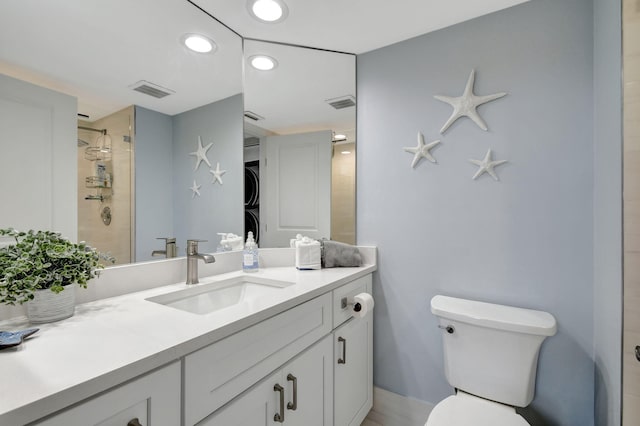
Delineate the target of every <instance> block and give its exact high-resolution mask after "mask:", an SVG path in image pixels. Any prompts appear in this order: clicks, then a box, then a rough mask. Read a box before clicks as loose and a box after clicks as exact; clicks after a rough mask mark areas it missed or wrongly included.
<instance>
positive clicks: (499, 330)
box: [425, 296, 557, 426]
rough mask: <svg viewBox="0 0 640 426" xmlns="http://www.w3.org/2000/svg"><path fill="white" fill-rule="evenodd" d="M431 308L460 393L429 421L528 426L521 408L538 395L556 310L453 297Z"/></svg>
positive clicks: (431, 424)
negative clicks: (542, 352) (538, 378)
mask: <svg viewBox="0 0 640 426" xmlns="http://www.w3.org/2000/svg"><path fill="white" fill-rule="evenodd" d="M431 312H432V313H433V314H434V315H435V316H436V317H437V318H438V327H439V328H440V329H442V341H443V352H444V370H445V376H446V378H447V381H448V382H449V384H451V386H453V387H454V388H455V389H456V394H455V395H453V396H449V397H447V398H445V399H444V400H442V401H440V402H439V403H438V404H436V406H435V407H434V408H433V410H432V411H431V414H430V415H429V419H428V420H427V423H426V424H425V426H527V425H528V424H529V423H528V422H527V421H526V420H525V419H524V418H523V417H522V416H520V415H519V414H518V413H516V409H515V407H526V406H527V405H529V404H530V403H531V401H532V400H533V396H534V392H535V381H536V372H537V366H538V353H539V351H540V347H541V345H542V342H543V341H544V340H545V339H546V338H547V337H549V336H553V335H554V334H555V333H556V330H557V325H556V320H555V318H554V317H553V315H551V314H549V313H547V312H542V311H536V310H531V309H523V308H516V307H512V306H505V305H497V304H493V303H485V302H478V301H474V300H467V299H459V298H455V297H447V296H435V297H434V298H433V299H431Z"/></svg>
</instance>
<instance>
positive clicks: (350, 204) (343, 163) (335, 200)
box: [331, 142, 356, 244]
mask: <svg viewBox="0 0 640 426" xmlns="http://www.w3.org/2000/svg"><path fill="white" fill-rule="evenodd" d="M343 152H345V153H347V152H348V154H343ZM331 239H332V240H336V241H341V242H343V243H347V244H355V243H356V144H355V142H351V143H344V144H339V145H338V144H336V145H334V147H333V159H332V160H331Z"/></svg>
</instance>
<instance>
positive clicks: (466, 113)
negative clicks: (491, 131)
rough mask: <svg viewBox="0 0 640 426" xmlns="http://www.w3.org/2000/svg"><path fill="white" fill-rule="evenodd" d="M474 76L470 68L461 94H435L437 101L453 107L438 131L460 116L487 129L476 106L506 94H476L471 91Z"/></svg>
mask: <svg viewBox="0 0 640 426" xmlns="http://www.w3.org/2000/svg"><path fill="white" fill-rule="evenodd" d="M475 77H476V70H475V69H474V70H471V74H470V75H469V80H467V87H465V89H464V93H463V94H462V96H458V97H451V96H442V95H435V96H434V98H436V99H437V100H439V101H442V102H446V103H448V104H449V105H451V106H452V107H453V113H452V114H451V117H449V120H447V122H446V123H444V126H442V129H440V133H444V132H445V131H446V130H447V129H448V128H449V126H451V125H452V124H453V122H454V121H456V120H457V119H458V118H460V117H469V118H470V119H471V120H473V122H474V123H476V124H477V125H478V127H480V128H481V129H482V130H485V131H486V130H487V124H486V123H485V122H484V120H483V119H482V117H480V115H479V114H478V111H476V108H478V106H480V105H482V104H486V103H487V102H491V101H493V100H495V99H498V98H501V97H503V96H505V95H506V93H505V92H500V93H494V94H493V95H485V96H476V95H475V94H474V93H473V83H474V81H475Z"/></svg>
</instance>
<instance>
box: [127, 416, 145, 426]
mask: <svg viewBox="0 0 640 426" xmlns="http://www.w3.org/2000/svg"><path fill="white" fill-rule="evenodd" d="M127 426H142V423H140V420H138V418H137V417H136V418H135V419H131V420H129V423H127Z"/></svg>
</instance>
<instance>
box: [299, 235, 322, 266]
mask: <svg viewBox="0 0 640 426" xmlns="http://www.w3.org/2000/svg"><path fill="white" fill-rule="evenodd" d="M295 246H296V268H298V269H320V268H321V267H322V265H321V261H320V252H321V249H322V246H321V245H320V242H319V241H316V240H311V239H307V238H305V239H302V240H298V241H296V242H295Z"/></svg>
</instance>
